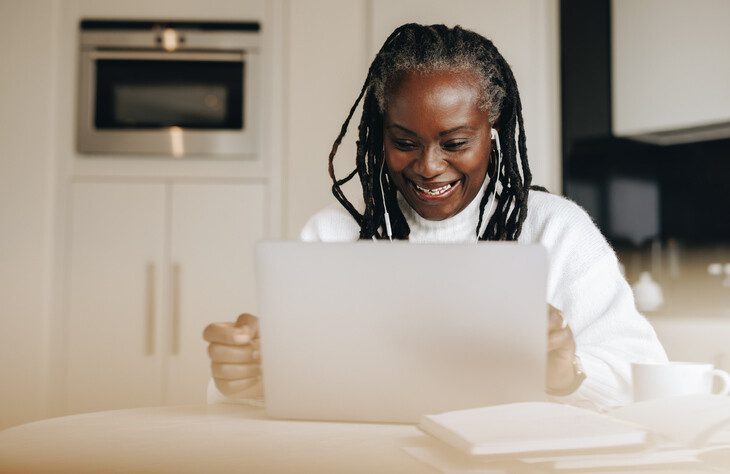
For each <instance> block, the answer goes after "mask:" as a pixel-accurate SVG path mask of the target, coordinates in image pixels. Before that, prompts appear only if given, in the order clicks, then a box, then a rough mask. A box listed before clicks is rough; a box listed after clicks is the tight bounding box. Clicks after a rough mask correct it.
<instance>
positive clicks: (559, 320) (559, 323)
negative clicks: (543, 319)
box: [548, 305, 568, 331]
mask: <svg viewBox="0 0 730 474" xmlns="http://www.w3.org/2000/svg"><path fill="white" fill-rule="evenodd" d="M567 326H568V324H567V321H566V320H565V318H563V313H561V312H560V311H559V310H558V309H556V308H555V307H553V306H551V305H548V331H554V330H557V329H565V328H566V327H567Z"/></svg>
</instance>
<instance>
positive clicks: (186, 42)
mask: <svg viewBox="0 0 730 474" xmlns="http://www.w3.org/2000/svg"><path fill="white" fill-rule="evenodd" d="M175 31H176V32H177V33H178V35H179V37H180V38H182V39H183V42H181V43H180V45H179V46H178V50H190V49H213V50H246V51H256V50H258V48H259V45H260V38H261V34H260V33H258V32H253V31H237V32H230V31H199V30H184V29H175ZM159 35H160V31H156V30H152V31H128V30H104V31H82V32H81V34H80V44H81V48H82V49H97V48H118V49H134V48H145V49H159V50H162V46H161V45H160V44H159V42H158V37H159Z"/></svg>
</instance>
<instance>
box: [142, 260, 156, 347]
mask: <svg viewBox="0 0 730 474" xmlns="http://www.w3.org/2000/svg"><path fill="white" fill-rule="evenodd" d="M145 274H146V285H145V301H146V308H145V323H146V330H145V336H146V338H145V353H146V354H147V355H153V354H154V353H155V322H156V319H157V318H156V311H155V306H156V301H157V299H156V298H155V296H156V295H155V264H154V263H152V262H150V263H148V264H147V268H146V271H145Z"/></svg>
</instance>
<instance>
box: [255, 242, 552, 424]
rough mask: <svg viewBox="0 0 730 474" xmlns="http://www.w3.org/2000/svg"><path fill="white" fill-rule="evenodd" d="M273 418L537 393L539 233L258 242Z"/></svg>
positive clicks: (456, 405)
mask: <svg viewBox="0 0 730 474" xmlns="http://www.w3.org/2000/svg"><path fill="white" fill-rule="evenodd" d="M256 265H257V266H256V276H257V290H258V302H259V317H260V333H261V352H262V371H263V384H264V393H265V399H266V412H267V414H268V415H269V416H271V417H273V418H284V419H306V420H334V421H350V422H395V423H415V422H418V421H419V419H420V417H421V415H425V414H434V413H441V412H445V411H450V410H459V409H466V408H475V407H480V406H486V405H494V404H501V403H510V402H522V401H536V400H544V398H545V395H544V383H545V356H546V354H545V352H546V346H547V335H546V334H547V315H546V313H547V309H546V279H547V254H546V251H545V249H544V248H543V247H542V246H540V245H521V244H516V243H506V242H493V243H479V244H409V243H407V242H382V241H381V242H364V241H363V242H353V243H304V242H259V243H258V244H257V247H256Z"/></svg>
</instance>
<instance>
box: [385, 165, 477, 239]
mask: <svg viewBox="0 0 730 474" xmlns="http://www.w3.org/2000/svg"><path fill="white" fill-rule="evenodd" d="M487 184H489V179H488V178H487V179H485V180H484V183H483V184H482V187H481V189H480V190H479V192H478V193H477V195H476V196H475V197H474V199H472V201H471V202H470V203H469V205H468V206H466V207H465V208H464V209H463V210H462V211H461V212H459V213H458V214H456V215H454V216H451V217H449V218H448V219H444V220H441V221H430V220H428V219H424V218H423V217H421V216H420V215H419V214H418V213H417V212H416V211H414V210H413V208H412V207H411V206H410V205H409V204H408V201H406V199H405V198H404V197H403V195H401V193H400V192H398V206H399V207H400V210H401V212H403V216H404V217H405V218H406V222H408V227H410V229H411V232H410V236H409V240H410V241H411V242H415V243H465V242H476V241H477V240H478V239H477V234H476V229H477V223H478V222H479V203H481V201H482V196H484V192H485V190H486V188H487ZM487 217H488V216H485V222H486V220H488V219H487ZM482 224H484V222H483V223H482Z"/></svg>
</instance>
